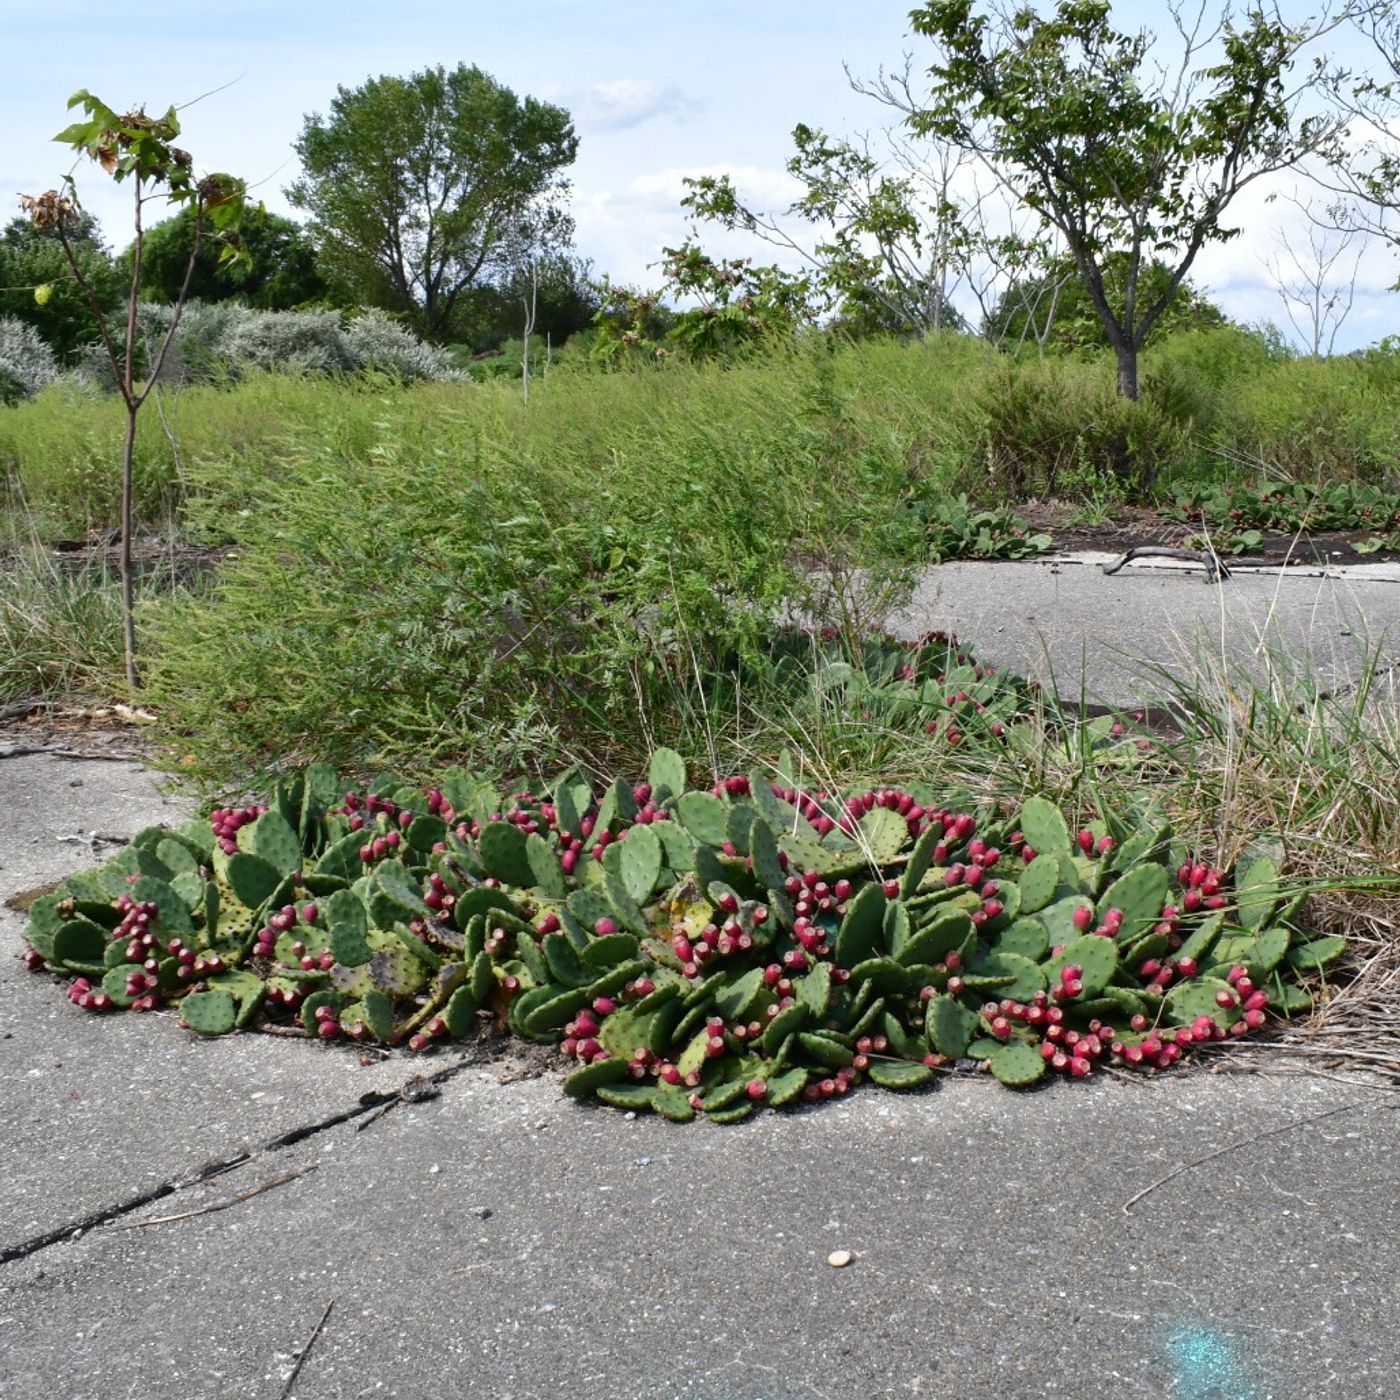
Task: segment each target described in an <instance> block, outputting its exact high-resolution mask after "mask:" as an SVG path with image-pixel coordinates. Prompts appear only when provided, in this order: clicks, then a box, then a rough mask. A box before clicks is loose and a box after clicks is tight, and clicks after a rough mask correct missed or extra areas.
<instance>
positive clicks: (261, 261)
mask: <svg viewBox="0 0 1400 1400" xmlns="http://www.w3.org/2000/svg"><path fill="white" fill-rule="evenodd" d="M196 218H197V215H196V211H195V210H193V209H188V208H187V209H182V210H181V211H180V212H179V213H178V214H176V215H174V216H173V217H172V218H169V219H165V220H163V221H162V222H161V223H158V224H155V225H154V226H153V227H151V228H149V229H147V230H146V232H145V235H144V246H143V249H142V274H143V276H142V280H143V283H144V286H143V292H144V295H146V296H147V297H149V298H150V299H151V300H152V301H163V302H173V301H175V300H176V299H177V298H178V297H179V295H180V290H181V288H182V287H183V286H184V283H185V274H186V271H187V270H188V268H189V261H190V255H191V254H192V253H195V242H196V232H197V230H196V227H195V224H196ZM239 242H240V243H241V245H242V249H243V253H244V257H243V258H241V259H240V260H239V261H237V262H233V263H230V262H227V261H222V260H221V259H220V256H219V248H218V246H217V245H215V244H213V243H210V242H206V241H204V240H203V239H201V240H199V250H198V253H197V254H196V255H195V263H194V271H193V272H192V273H191V274H190V280H189V288H188V291H187V293H186V294H187V295H188V296H189V297H190V299H191V300H195V301H227V300H228V299H229V298H230V297H238V298H240V299H241V300H243V301H245V302H246V303H247V304H248V305H249V306H252V307H255V308H256V309H257V310H259V311H291V310H293V309H294V308H296V307H298V306H301V305H303V304H304V303H306V302H308V301H316V300H318V299H319V298H321V297H323V296H325V294H326V283H325V281H324V279H323V278H322V277H321V274H320V272H319V271H318V269H317V267H316V250H315V248H314V247H312V244H311V241H310V239H308V238H307V236H306V234H305V233H304V232H303V231H302V228H301V225H300V224H298V223H296V222H294V221H293V220H291V219H285V218H283V217H282V216H281V215H280V214H264V215H262V216H261V217H256V218H255V217H248V218H245V219H244V221H243V226H242V228H241V230H240V232H239ZM122 261H123V263H124V265H125V267H126V268H127V269H128V271H129V269H130V266H131V249H127V251H126V252H125V253H124V254H123V255H122Z"/></svg>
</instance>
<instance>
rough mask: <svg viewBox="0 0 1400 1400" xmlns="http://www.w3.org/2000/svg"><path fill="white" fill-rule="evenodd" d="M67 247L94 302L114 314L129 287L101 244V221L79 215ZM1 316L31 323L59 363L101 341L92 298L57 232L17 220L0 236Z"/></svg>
mask: <svg viewBox="0 0 1400 1400" xmlns="http://www.w3.org/2000/svg"><path fill="white" fill-rule="evenodd" d="M68 242H69V246H70V247H71V249H72V251H73V256H74V258H75V259H76V261H77V264H78V266H79V268H81V270H82V274H83V278H84V280H85V281H86V283H87V287H88V289H89V290H90V292H91V295H92V297H93V299H94V300H95V301H96V302H97V305H98V306H99V307H100V308H101V309H102V310H103V311H104V312H108V313H110V312H112V311H114V310H115V309H116V307H117V306H118V305H119V304H120V302H121V300H122V294H123V292H124V291H125V290H126V281H125V278H124V277H123V276H122V273H121V270H120V269H119V268H118V267H117V265H116V263H115V262H114V261H113V259H112V257H111V255H110V254H109V253H108V251H107V249H106V247H105V245H104V244H103V242H102V235H101V232H100V230H99V229H98V226H97V220H96V219H95V218H94V217H93V216H92V215H91V214H88V213H85V212H79V213H78V214H77V216H76V217H75V218H74V220H73V227H72V229H71V230H69V232H68ZM0 316H13V317H14V318H15V319H16V320H19V321H26V322H28V324H29V325H31V326H33V327H34V329H35V330H36V331H38V332H39V334H40V335H41V336H43V338H44V339H45V340H46V341H47V342H48V344H49V347H50V348H51V349H52V350H53V352H54V353H55V354H56V355H59V356H60V357H62V356H67V355H71V354H72V353H73V351H75V350H77V349H78V348H79V347H80V346H83V345H86V344H88V343H89V342H90V341H93V340H96V339H97V334H98V331H97V321H96V320H95V319H94V317H93V310H92V305H91V303H90V302H89V300H88V294H87V292H85V291H84V289H83V286H82V285H81V284H80V283H79V281H78V280H77V278H75V277H74V275H73V271H72V269H71V268H70V267H69V265H68V257H67V255H66V254H65V253H64V251H63V243H62V242H61V241H60V239H59V238H58V235H57V234H56V233H55V232H54V230H53V229H41V228H36V227H35V226H34V224H33V223H32V221H31V220H29V219H26V218H23V217H19V218H14V219H11V220H10V222H9V223H8V224H7V225H6V226H5V229H4V231H3V232H0Z"/></svg>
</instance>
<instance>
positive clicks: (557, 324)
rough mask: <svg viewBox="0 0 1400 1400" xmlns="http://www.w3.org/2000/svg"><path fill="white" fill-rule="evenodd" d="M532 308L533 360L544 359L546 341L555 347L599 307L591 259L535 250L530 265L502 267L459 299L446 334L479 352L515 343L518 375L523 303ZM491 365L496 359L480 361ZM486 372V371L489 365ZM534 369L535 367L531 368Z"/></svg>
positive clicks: (582, 327)
mask: <svg viewBox="0 0 1400 1400" xmlns="http://www.w3.org/2000/svg"><path fill="white" fill-rule="evenodd" d="M527 302H528V303H529V304H530V306H531V308H532V310H533V312H534V322H535V328H534V332H533V337H534V339H533V342H532V346H533V344H534V343H538V347H539V348H538V351H536V350H534V349H533V348H532V350H531V364H532V366H540V365H542V364H543V363H544V359H545V347H546V344H548V346H549V348H550V351H551V353H557V352H558V351H559V349H560V348H561V347H562V346H563V345H564V343H565V342H566V341H567V340H569V338H570V337H571V336H575V335H577V334H578V333H579V332H580V331H584V330H587V329H588V327H590V326H591V325H592V324H593V319H594V317H595V316H596V315H597V314H598V311H599V310H600V308H601V305H602V303H601V301H600V300H599V292H598V286H597V281H596V279H595V278H594V276H593V272H592V264H591V263H590V262H589V261H588V260H587V259H586V258H580V257H576V256H574V255H573V254H570V253H567V252H553V253H546V254H543V255H541V256H538V257H536V258H534V259H533V260H532V265H531V266H529V267H522V266H519V265H517V266H514V267H511V268H509V269H506V270H505V271H504V272H503V273H502V275H501V276H499V277H498V278H497V280H495V281H493V282H490V283H484V284H481V285H478V286H476V287H474V288H472V289H471V290H470V291H468V292H467V293H466V294H465V295H464V296H463V298H462V299H461V300H460V301H459V302H458V305H457V310H456V313H455V316H454V318H453V321H452V324H451V325H450V326H449V327H448V334H450V335H451V336H452V337H453V338H454V339H459V340H461V341H464V342H465V345H466V347H469V348H470V350H471V351H473V352H476V353H478V354H480V353H482V352H485V351H490V350H496V349H502V348H504V349H505V350H506V357H507V358H509V357H510V355H511V350H510V348H509V346H510V344H511V342H514V343H515V345H516V347H517V352H516V363H515V365H514V369H513V373H514V374H515V375H519V373H520V365H519V356H518V346H519V341H520V336H521V333H522V330H523V328H524V324H525V307H526V303H527ZM483 363H484V364H485V365H487V366H493V365H494V364H495V363H496V362H495V361H492V360H487V361H484V362H483ZM488 372H489V371H488ZM532 372H533V371H532Z"/></svg>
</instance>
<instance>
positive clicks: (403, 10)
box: [0, 0, 1400, 350]
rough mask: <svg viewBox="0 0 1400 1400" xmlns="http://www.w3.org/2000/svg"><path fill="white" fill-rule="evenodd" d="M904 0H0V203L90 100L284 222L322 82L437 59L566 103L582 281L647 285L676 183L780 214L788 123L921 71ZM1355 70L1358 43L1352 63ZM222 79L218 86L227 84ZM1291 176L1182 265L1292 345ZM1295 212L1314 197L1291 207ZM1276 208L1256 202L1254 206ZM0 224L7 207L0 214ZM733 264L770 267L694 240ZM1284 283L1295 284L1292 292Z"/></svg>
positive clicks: (733, 244)
mask: <svg viewBox="0 0 1400 1400" xmlns="http://www.w3.org/2000/svg"><path fill="white" fill-rule="evenodd" d="M909 9H910V3H909V0H705V3H701V4H697V3H695V0H686V3H675V2H674V0H650V3H645V4H642V3H635V0H517V3H516V4H514V5H509V4H502V3H500V0H492V2H491V3H483V0H444V2H443V3H426V2H425V0H398V3H397V4H394V5H392V6H389V5H385V4H384V3H383V0H379V3H376V4H374V5H370V4H367V3H363V0H337V2H336V3H328V0H281V2H280V3H270V0H224V2H223V3H219V4H212V3H208V0H179V3H176V2H175V0H168V3H150V2H149V0H130V3H127V4H126V5H124V6H122V7H112V6H110V5H102V4H96V3H92V2H91V0H45V3H41V4H40V3H34V0H0V91H3V92H4V93H5V95H6V98H7V109H8V111H9V113H10V116H9V130H10V135H9V137H8V139H7V140H6V142H5V143H4V146H3V149H0V200H3V201H6V202H8V201H9V200H11V199H15V200H17V197H18V195H19V194H21V193H37V192H39V191H42V190H44V189H48V188H51V187H53V186H55V185H56V184H57V183H58V179H59V177H61V176H62V175H63V174H64V173H65V172H66V171H67V170H68V169H69V168H70V167H71V163H72V155H71V153H70V152H68V151H66V149H65V148H63V147H61V146H57V145H54V144H53V143H52V140H51V138H52V136H53V135H54V134H55V133H56V132H57V131H59V130H60V129H61V128H62V127H63V126H65V125H66V124H67V122H68V121H69V120H70V118H69V116H68V114H67V111H66V108H65V104H66V102H67V99H68V97H69V95H70V94H71V93H73V92H75V91H76V90H78V89H79V88H87V89H89V90H91V91H92V92H93V93H95V94H97V95H98V96H99V97H101V98H102V99H103V100H104V101H105V102H107V103H108V104H110V105H111V106H113V107H116V108H117V109H118V110H124V109H127V108H130V107H134V106H137V105H141V104H144V105H145V106H146V107H147V108H148V109H149V110H151V111H153V112H154V111H163V110H164V109H165V108H166V107H167V106H169V105H170V104H172V103H174V104H176V105H180V106H183V104H186V103H190V102H192V101H193V99H195V98H198V97H200V95H201V94H204V93H209V92H210V91H211V89H217V88H221V87H222V88H223V90H222V91H217V92H213V94H212V95H210V96H207V97H204V98H203V100H201V101H199V102H197V103H194V105H191V106H189V107H188V108H187V109H186V110H184V111H183V112H182V114H181V120H182V123H183V126H184V133H183V140H182V144H184V145H185V146H186V147H187V148H188V149H189V150H190V151H191V153H192V154H193V156H194V159H195V163H196V166H197V167H198V168H199V169H201V170H228V171H232V172H234V173H236V174H239V175H242V176H244V177H245V178H247V179H248V180H249V181H250V182H252V183H253V185H254V186H255V192H256V194H257V195H258V197H260V198H261V199H263V200H264V201H265V202H266V204H267V207H268V208H269V209H270V210H274V211H276V212H279V213H287V214H293V215H295V212H296V211H294V210H292V209H291V207H290V205H289V204H288V202H287V200H286V198H285V195H284V194H283V190H284V189H285V187H286V186H287V185H288V184H290V183H291V181H292V180H293V179H295V177H296V174H297V163H296V156H295V153H294V151H293V149H292V146H293V142H294V141H295V140H296V138H297V136H298V135H299V133H300V132H301V130H302V125H303V122H304V119H305V117H306V116H307V115H308V114H310V113H322V114H324V113H325V112H326V111H327V110H328V108H329V105H330V102H331V100H332V99H333V97H334V96H335V93H336V89H337V87H341V86H344V87H348V88H353V87H355V86H358V85H359V84H360V83H362V82H364V80H365V79H366V78H369V77H375V76H379V75H385V74H395V75H405V74H408V73H411V72H415V71H421V70H422V69H424V68H428V67H432V66H436V65H438V64H441V65H443V66H445V67H448V68H451V67H454V66H455V65H456V64H458V63H467V64H475V65H477V66H479V67H481V68H482V69H484V70H485V71H486V72H488V73H490V74H491V75H492V76H493V77H494V78H496V79H497V80H498V81H500V82H502V83H504V84H505V85H506V86H508V87H510V88H512V89H514V91H515V92H516V93H518V94H521V95H525V94H529V95H532V96H535V97H540V98H544V99H547V100H549V101H553V102H557V103H560V104H562V105H564V106H565V107H567V108H568V109H569V110H570V112H571V113H572V114H573V117H574V121H575V126H576V129H577V131H578V134H579V138H580V141H579V154H578V159H577V161H576V162H575V164H574V167H573V169H572V171H571V178H572V185H573V194H572V212H573V215H574V219H575V222H576V225H577V233H576V239H575V241H576V245H577V247H578V249H579V251H580V252H581V253H582V254H583V255H584V256H586V257H588V258H591V259H592V261H593V265H594V270H595V272H597V273H607V274H608V275H609V276H611V277H612V278H613V280H615V281H621V282H628V283H632V284H638V285H652V286H654V285H656V283H657V282H659V280H660V274H659V270H658V269H657V268H656V266H655V264H656V263H657V261H658V259H659V257H660V254H661V249H662V248H663V247H665V246H668V245H669V246H675V245H676V244H678V243H679V242H680V241H682V240H683V239H684V238H685V236H686V234H687V232H688V231H689V227H690V225H689V222H688V219H687V215H686V212H685V211H684V210H683V209H682V208H681V207H680V200H681V198H682V196H683V194H684V187H683V184H682V181H683V179H684V178H685V177H686V176H695V175H700V174H718V173H721V172H727V173H729V174H731V175H732V177H733V179H734V181H735V183H736V185H737V186H738V187H739V189H740V190H741V192H742V193H743V194H744V195H745V196H746V197H748V198H749V200H750V202H751V203H752V204H754V205H755V206H758V207H761V208H766V209H775V210H776V209H781V208H782V207H784V206H785V205H786V204H787V203H788V202H789V201H790V200H791V198H792V197H793V194H794V193H795V191H796V188H797V187H796V185H795V184H794V183H793V181H792V179H791V177H790V176H788V175H787V173H786V171H785V170H784V165H785V162H786V160H787V159H788V157H789V155H790V154H791V139H790V134H791V131H792V128H793V127H794V126H795V125H796V124H797V123H798V122H806V123H808V124H809V125H813V126H819V127H822V128H823V129H825V130H827V131H828V132H831V133H833V134H837V135H853V134H858V133H877V132H878V131H879V129H880V128H881V127H883V126H885V125H887V124H888V119H889V113H888V111H887V109H885V108H883V107H881V106H880V104H878V103H876V102H874V101H872V100H871V99H870V98H868V97H865V96H862V95H860V94H858V93H856V92H854V91H853V90H852V88H851V86H850V84H849V83H848V81H847V76H846V72H845V71H844V70H845V69H846V68H848V69H849V70H850V71H851V72H852V73H853V74H855V75H856V76H858V77H862V78H872V77H874V76H876V74H877V73H878V72H879V70H880V69H881V68H882V67H885V68H897V67H899V66H901V65H902V63H903V56H904V54H905V53H912V54H913V55H914V58H915V63H916V66H917V63H918V61H919V59H920V57H921V56H925V55H926V54H927V52H928V50H927V41H926V40H923V39H920V38H918V37H917V36H913V35H911V33H910V26H909V20H908V11H909ZM1160 17H1161V9H1160V4H1148V3H1145V0H1121V3H1119V4H1118V5H1116V6H1115V10H1114V18H1115V22H1117V23H1119V24H1120V25H1122V26H1123V27H1125V28H1136V27H1138V26H1139V25H1142V24H1146V23H1149V22H1151V23H1156V22H1157V21H1158V20H1159V19H1160ZM1347 56H1348V57H1351V58H1353V60H1354V61H1361V62H1365V61H1366V56H1365V53H1364V51H1363V50H1361V49H1359V48H1353V50H1352V52H1351V53H1350V54H1348V55H1347ZM224 85H227V86H224ZM74 174H75V178H76V179H77V182H78V190H79V195H80V197H81V198H82V200H83V202H84V205H85V207H87V208H88V209H90V210H91V211H92V212H94V213H95V214H97V216H98V217H99V219H100V220H101V222H102V226H103V229H104V232H105V234H106V236H107V238H108V240H109V242H110V243H112V244H113V245H115V246H122V245H124V244H125V243H126V242H128V241H129V240H130V229H131V212H130V207H129V203H128V195H127V192H126V189H125V187H121V188H117V187H113V186H112V185H111V183H110V181H107V180H106V178H105V177H103V176H102V175H101V172H100V171H98V170H97V169H96V168H95V167H93V166H91V165H87V164H84V165H81V166H79V167H77V168H76V169H75V171H74ZM1294 193H1295V188H1294V182H1293V181H1292V180H1291V179H1286V180H1284V181H1282V182H1275V183H1274V184H1273V185H1270V186H1266V185H1265V183H1264V182H1263V181H1261V182H1259V184H1257V185H1255V186H1253V187H1251V188H1250V189H1249V190H1248V191H1246V192H1245V194H1244V195H1242V196H1241V199H1240V201H1239V203H1238V204H1237V205H1235V206H1232V215H1233V217H1234V219H1235V221H1237V222H1239V223H1240V224H1242V225H1243V226H1244V228H1245V233H1244V235H1243V236H1242V237H1240V238H1237V239H1235V240H1232V241H1231V242H1229V243H1227V244H1223V245H1218V246H1216V247H1212V248H1209V249H1207V250H1206V251H1205V252H1204V253H1203V254H1202V256H1201V257H1200V258H1199V259H1198V261H1197V264H1196V266H1195V268H1194V270H1193V272H1192V278H1193V280H1194V281H1195V282H1196V284H1197V285H1198V286H1200V287H1202V288H1203V289H1205V290H1207V291H1208V292H1209V293H1210V294H1211V295H1212V296H1213V297H1214V299H1215V300H1216V301H1217V303H1218V304H1219V305H1220V306H1221V307H1222V308H1223V309H1224V310H1225V311H1226V313H1227V314H1228V315H1230V316H1231V317H1233V318H1235V319H1237V320H1240V321H1245V322H1257V321H1259V320H1261V319H1270V320H1273V321H1275V322H1277V323H1278V324H1279V326H1280V328H1281V329H1283V330H1284V332H1285V333H1288V332H1289V325H1288V321H1287V319H1286V317H1285V314H1284V303H1283V301H1282V300H1281V299H1280V296H1279V291H1278V282H1277V280H1276V278H1275V277H1274V276H1273V275H1272V274H1271V272H1270V270H1269V267H1268V264H1269V262H1270V261H1271V260H1272V261H1273V262H1274V264H1275V265H1276V266H1277V264H1278V262H1279V259H1280V258H1282V259H1283V262H1284V265H1285V266H1286V265H1287V254H1286V253H1284V252H1283V250H1282V247H1281V244H1280V242H1279V240H1280V237H1281V235H1286V236H1287V237H1288V238H1289V240H1290V241H1291V242H1292V243H1293V245H1294V246H1295V247H1298V248H1301V247H1303V246H1304V245H1305V244H1306V230H1307V223H1306V220H1305V219H1304V218H1303V216H1302V215H1301V214H1300V213H1299V212H1298V210H1297V209H1296V207H1295V206H1294V205H1293V204H1292V203H1291V202H1290V199H1291V197H1292V196H1293V195H1294ZM1302 193H1303V196H1304V197H1306V191H1303V192H1302ZM1270 195H1274V196H1275V198H1274V199H1273V200H1272V201H1270V199H1269V196H1270ZM0 210H3V205H0ZM700 233H701V238H702V242H703V243H704V244H705V245H706V247H707V248H710V247H712V248H713V249H714V250H715V251H717V252H721V253H724V254H725V255H730V256H733V255H738V254H743V253H754V254H756V255H758V257H759V259H760V260H761V261H773V260H774V254H773V253H772V252H771V250H768V249H765V248H764V247H762V245H757V246H754V245H751V244H748V243H744V242H742V241H738V240H736V239H734V238H722V237H720V236H718V235H717V234H716V233H715V231H714V230H713V229H704V228H702V229H701V230H700ZM1358 254H1359V256H1360V264H1359V267H1358V271H1357V278H1356V281H1357V291H1356V296H1355V301H1354V304H1353V306H1352V309H1351V312H1350V315H1349V317H1348V319H1347V320H1346V322H1345V323H1344V325H1343V326H1342V329H1341V332H1340V334H1339V335H1338V338H1337V341H1336V348H1337V349H1338V350H1346V349H1351V348H1354V347H1356V346H1360V345H1365V344H1370V343H1374V342H1375V341H1376V340H1378V339H1380V337H1382V336H1384V335H1389V334H1393V333H1397V332H1400V293H1391V292H1389V291H1388V290H1387V289H1388V288H1389V286H1390V285H1391V284H1392V283H1394V282H1395V281H1396V279H1397V276H1400V257H1397V256H1396V254H1395V253H1393V252H1392V251H1389V250H1387V249H1385V248H1381V247H1371V248H1366V249H1360V248H1353V249H1351V250H1350V251H1349V252H1348V253H1347V254H1346V256H1345V257H1344V259H1343V260H1342V264H1344V265H1345V267H1346V268H1347V271H1348V278H1347V280H1349V278H1350V268H1351V265H1352V262H1353V260H1354V259H1355V258H1356V256H1357V255H1358ZM1284 280H1290V279H1289V278H1288V277H1285V279H1284Z"/></svg>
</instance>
